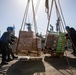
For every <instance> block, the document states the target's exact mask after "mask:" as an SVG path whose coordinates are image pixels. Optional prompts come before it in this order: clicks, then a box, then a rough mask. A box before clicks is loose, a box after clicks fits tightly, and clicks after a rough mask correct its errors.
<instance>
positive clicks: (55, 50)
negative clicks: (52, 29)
mask: <svg viewBox="0 0 76 75" xmlns="http://www.w3.org/2000/svg"><path fill="white" fill-rule="evenodd" d="M65 43H66V38H65V36H64V33H62V32H59V33H54V34H53V33H49V34H48V35H47V41H46V46H45V49H44V53H49V54H51V55H52V56H63V54H64V47H65Z"/></svg>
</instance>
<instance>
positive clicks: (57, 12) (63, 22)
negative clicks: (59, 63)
mask: <svg viewBox="0 0 76 75" xmlns="http://www.w3.org/2000/svg"><path fill="white" fill-rule="evenodd" d="M54 2H55V7H56V14H57V18H59V17H60V19H61V18H62V19H61V23H62V27H63V30H64V32H65V28H64V25H65V26H66V22H65V19H64V16H63V13H62V9H61V5H60V1H59V0H58V5H59V8H60V11H61V14H60V13H59V10H58V6H57V3H56V0H52V3H51V8H50V14H49V13H47V15H49V17H48V24H47V30H46V40H45V45H46V42H47V35H48V28H49V25H50V19H51V13H52V8H53V4H54ZM69 37H70V35H69ZM59 39H60V38H59ZM70 39H71V38H70ZM71 41H72V40H71ZM72 43H73V42H72ZM73 45H74V44H73ZM74 47H75V46H74ZM75 49H76V48H75ZM65 55H66V60H67V63H68V66H69V70H70V71H71V74H72V75H73V71H72V68H71V65H70V62H69V59H68V58H67V53H66V52H65Z"/></svg>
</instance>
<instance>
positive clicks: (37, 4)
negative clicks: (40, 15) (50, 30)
mask: <svg viewBox="0 0 76 75" xmlns="http://www.w3.org/2000/svg"><path fill="white" fill-rule="evenodd" d="M40 1H41V0H38V1H37V3H36V7H35V16H36V14H37V11H38V8H39V5H40ZM32 24H33V20H32ZM37 32H38V30H37Z"/></svg>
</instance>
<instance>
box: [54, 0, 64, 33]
mask: <svg viewBox="0 0 76 75" xmlns="http://www.w3.org/2000/svg"><path fill="white" fill-rule="evenodd" d="M55 6H56V11H57V14H58V15H59V17H60V20H61V23H62V28H63V30H64V29H65V28H64V24H63V21H62V18H61V15H60V12H59V10H58V6H57V3H56V1H55ZM64 32H65V31H64Z"/></svg>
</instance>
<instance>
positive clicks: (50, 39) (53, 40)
mask: <svg viewBox="0 0 76 75" xmlns="http://www.w3.org/2000/svg"><path fill="white" fill-rule="evenodd" d="M57 41H58V35H54V34H50V33H49V34H48V36H47V42H46V47H47V48H48V49H50V50H51V51H52V50H56V45H57Z"/></svg>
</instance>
